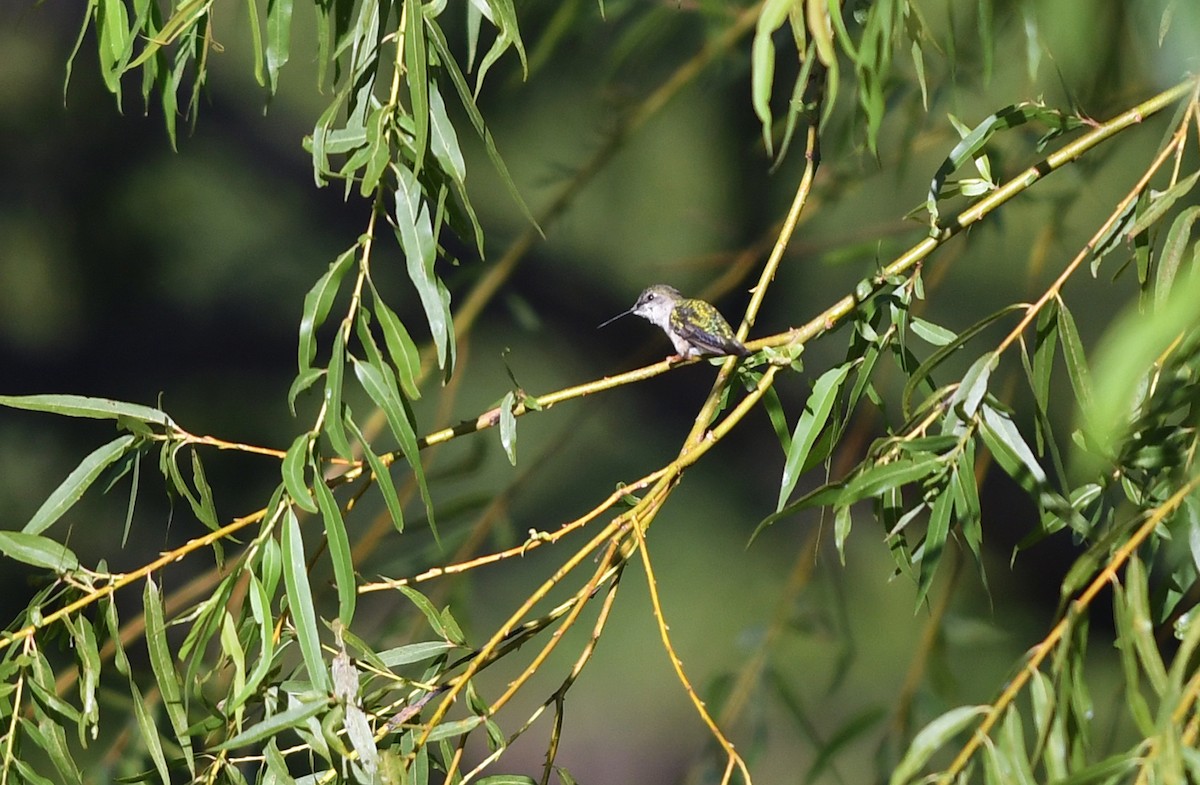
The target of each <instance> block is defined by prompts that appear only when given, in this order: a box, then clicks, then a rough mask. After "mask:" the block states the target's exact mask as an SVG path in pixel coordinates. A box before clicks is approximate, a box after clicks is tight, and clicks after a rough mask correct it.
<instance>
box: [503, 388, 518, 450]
mask: <svg viewBox="0 0 1200 785" xmlns="http://www.w3.org/2000/svg"><path fill="white" fill-rule="evenodd" d="M516 405H517V394H516V393H514V392H509V393H506V394H505V396H504V400H502V401H501V402H500V445H501V446H502V447H504V454H505V455H507V456H508V462H509V463H511V464H512V465H513V466H516V465H517V415H516V414H514V413H513V407H515V406H516Z"/></svg>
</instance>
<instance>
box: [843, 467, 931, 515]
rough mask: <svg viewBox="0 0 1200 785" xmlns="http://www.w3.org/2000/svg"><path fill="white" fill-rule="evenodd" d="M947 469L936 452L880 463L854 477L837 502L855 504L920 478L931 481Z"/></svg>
mask: <svg viewBox="0 0 1200 785" xmlns="http://www.w3.org/2000/svg"><path fill="white" fill-rule="evenodd" d="M945 469H946V464H945V461H944V459H942V458H941V457H939V456H937V455H927V456H923V457H919V458H917V459H912V458H901V459H899V460H896V461H892V462H890V463H882V464H877V465H875V466H872V467H870V468H869V469H867V470H865V471H863V472H860V473H859V474H856V475H855V476H854V477H852V478H851V479H850V480H849V481H848V482H847V483H846V484H845V487H844V488H843V489H842V491H841V493H840V494H838V499H837V504H839V505H844V504H853V503H854V502H857V501H860V500H862V499H869V498H871V497H873V496H878V495H879V494H880V493H883V492H884V491H887V490H891V489H893V488H899V487H901V486H902V485H908V484H909V483H912V482H917V481H918V480H930V479H931V478H933V477H935V476H938V475H940V474H941V473H942V472H944V471H945Z"/></svg>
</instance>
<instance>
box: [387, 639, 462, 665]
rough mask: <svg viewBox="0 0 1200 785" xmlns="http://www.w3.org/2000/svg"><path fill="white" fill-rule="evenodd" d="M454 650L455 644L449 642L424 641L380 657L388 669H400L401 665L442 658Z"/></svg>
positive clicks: (398, 648) (390, 651)
mask: <svg viewBox="0 0 1200 785" xmlns="http://www.w3.org/2000/svg"><path fill="white" fill-rule="evenodd" d="M453 648H454V644H453V643H451V642H449V641H422V642H421V643H410V644H408V645H406V646H399V647H397V648H395V649H388V650H386V651H381V652H379V655H378V656H379V659H380V661H381V662H383V663H384V664H385V665H386V666H387V667H389V668H399V667H400V666H401V665H411V664H412V663H414V662H424V661H425V660H431V659H433V658H434V657H440V656H442V655H443V654H445V653H446V652H448V651H450V650H451V649H453Z"/></svg>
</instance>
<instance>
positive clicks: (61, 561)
mask: <svg viewBox="0 0 1200 785" xmlns="http://www.w3.org/2000/svg"><path fill="white" fill-rule="evenodd" d="M0 553H3V554H4V555H5V556H7V557H8V558H10V559H14V560H16V561H19V562H23V563H25V564H30V565H33V566H34V567H41V568H42V569H46V570H53V571H54V572H57V573H63V572H72V571H74V570H77V569H79V557H78V556H76V555H75V553H74V552H73V551H72V550H71V549H70V548H67V547H66V546H64V545H60V544H59V543H57V542H55V541H54V540H52V539H50V538H49V537H43V536H41V535H40V534H28V533H26V532H10V531H0Z"/></svg>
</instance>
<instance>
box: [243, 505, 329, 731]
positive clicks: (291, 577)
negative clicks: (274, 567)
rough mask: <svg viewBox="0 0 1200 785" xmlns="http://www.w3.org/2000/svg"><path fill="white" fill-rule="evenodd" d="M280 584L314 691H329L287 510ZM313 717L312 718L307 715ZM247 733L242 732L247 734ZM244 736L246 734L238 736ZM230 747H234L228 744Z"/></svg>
mask: <svg viewBox="0 0 1200 785" xmlns="http://www.w3.org/2000/svg"><path fill="white" fill-rule="evenodd" d="M280 544H281V545H282V547H283V582H284V585H285V586H286V587H287V598H288V609H289V610H290V611H291V614H292V618H293V620H294V623H295V626H296V640H297V641H298V642H299V644H300V653H301V655H302V656H303V658H304V667H305V669H306V670H307V671H308V678H309V680H310V682H311V683H312V685H313V688H314V689H317V690H319V691H321V692H329V671H328V669H327V668H326V667H325V660H324V657H323V656H322V655H321V637H320V634H319V633H318V631H317V613H316V610H315V609H314V608H313V594H312V586H310V585H309V582H308V564H307V562H306V561H305V558H304V540H303V539H302V538H301V536H300V522H299V521H298V520H297V519H296V514H295V513H294V512H292V510H291V509H290V508H289V509H288V511H287V513H286V514H285V515H284V518H283V533H282V536H281V538H280ZM308 716H312V715H308ZM249 732H250V731H249V730H247V731H245V733H249ZM240 735H245V734H239V736H240ZM227 744H228V745H229V746H231V747H232V746H238V745H234V744H233V743H232V741H231V742H227Z"/></svg>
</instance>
